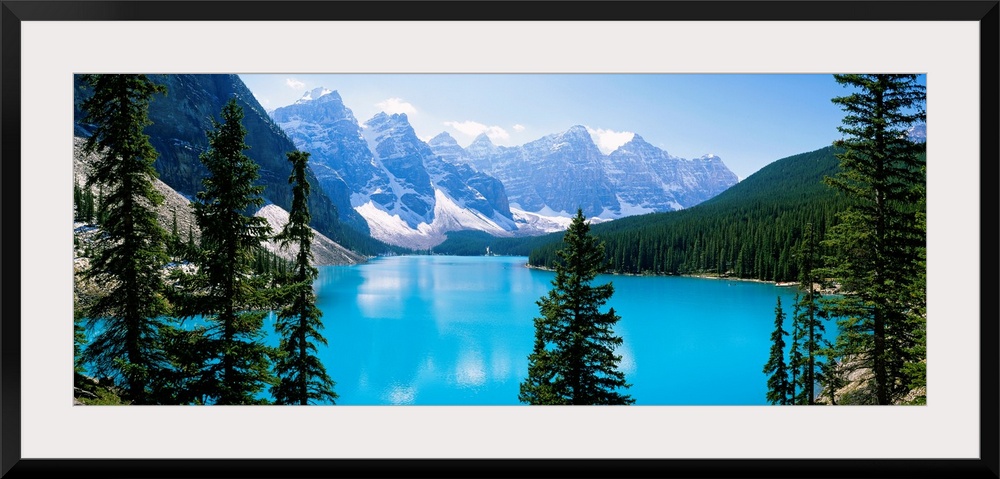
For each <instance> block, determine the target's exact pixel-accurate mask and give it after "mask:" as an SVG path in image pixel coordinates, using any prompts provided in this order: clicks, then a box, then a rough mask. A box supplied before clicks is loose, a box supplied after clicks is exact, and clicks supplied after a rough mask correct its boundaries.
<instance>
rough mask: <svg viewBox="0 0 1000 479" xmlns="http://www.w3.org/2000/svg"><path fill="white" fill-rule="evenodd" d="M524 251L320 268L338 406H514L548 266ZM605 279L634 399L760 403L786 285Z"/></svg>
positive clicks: (327, 359)
mask: <svg viewBox="0 0 1000 479" xmlns="http://www.w3.org/2000/svg"><path fill="white" fill-rule="evenodd" d="M526 260H527V258H524V257H450V256H403V257H391V258H379V259H375V260H373V261H371V262H370V263H367V264H364V265H358V266H327V267H322V268H320V276H319V278H318V280H317V282H316V290H317V295H318V306H319V308H320V309H321V310H322V311H323V322H324V324H325V331H324V336H325V337H326V338H327V340H328V341H329V346H328V347H323V348H320V357H321V359H322V360H323V362H324V363H325V364H326V367H327V371H328V373H329V374H330V377H331V378H333V379H334V381H336V383H337V384H336V387H335V390H336V391H337V393H338V394H339V395H340V397H339V399H338V400H337V404H340V405H390V404H415V405H516V404H519V403H518V402H517V394H518V385H519V383H520V381H521V380H522V379H523V378H524V375H525V374H526V372H527V367H528V361H527V357H528V354H530V352H531V347H532V342H533V335H534V329H533V327H534V326H533V321H532V320H533V318H534V317H535V316H537V315H538V314H539V312H538V306H537V305H536V304H535V302H536V301H537V300H538V299H539V298H540V297H541V296H543V295H545V294H546V293H547V291H548V290H549V288H550V287H551V281H552V278H553V277H554V274H553V273H550V272H544V271H537V270H532V269H528V268H526V267H525V266H524V263H525V262H526ZM607 281H612V282H613V284H614V285H615V294H614V296H613V297H612V299H611V301H610V302H609V305H610V306H613V307H614V308H615V311H616V312H617V313H618V314H619V315H620V316H621V317H622V320H621V321H620V322H619V323H618V325H617V327H616V333H617V334H618V335H620V336H622V337H623V339H624V340H625V343H624V345H623V346H622V347H621V348H620V349H619V350H618V354H620V355H621V356H622V361H621V363H620V365H619V369H620V370H622V371H623V372H625V374H626V377H627V380H628V381H629V382H630V383H632V384H633V386H632V388H631V389H629V393H630V394H632V396H633V397H634V398H635V399H636V404H639V405H642V404H653V405H669V404H676V405H707V404H735V405H740V404H764V403H765V401H764V394H765V391H766V378H765V377H764V375H763V373H762V372H761V369H762V368H763V364H764V362H766V361H767V356H768V352H769V348H770V343H769V338H770V332H771V329H772V328H773V324H774V323H773V322H774V302H775V297H776V296H777V295H781V296H782V304H784V305H786V309H788V308H789V306H788V305H791V304H792V295H793V294H794V290H793V289H790V288H779V287H775V286H773V285H770V284H761V283H751V282H739V281H725V280H705V279H696V278H678V277H627V276H605V275H602V276H599V277H598V280H597V282H599V283H604V282H607ZM788 312H789V313H790V311H788ZM786 329H787V328H786ZM269 341H272V342H275V341H276V338H275V337H274V335H273V333H271V337H270V338H269Z"/></svg>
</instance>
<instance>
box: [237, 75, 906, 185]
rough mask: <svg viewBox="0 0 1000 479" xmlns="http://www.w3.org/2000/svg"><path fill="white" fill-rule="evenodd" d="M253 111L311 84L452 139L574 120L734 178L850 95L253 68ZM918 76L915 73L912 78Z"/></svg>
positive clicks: (798, 89) (819, 80) (521, 138)
mask: <svg viewBox="0 0 1000 479" xmlns="http://www.w3.org/2000/svg"><path fill="white" fill-rule="evenodd" d="M240 78H241V79H242V80H243V82H244V83H245V84H246V85H247V87H249V88H250V90H251V91H252V92H253V93H254V96H256V97H257V99H258V101H259V102H260V103H261V105H263V106H264V108H266V109H268V110H272V109H275V108H278V107H281V106H285V105H289V104H291V103H294V102H295V101H296V100H298V99H299V98H301V97H302V95H303V94H304V93H305V92H307V91H310V90H311V89H313V88H318V87H324V88H328V89H331V90H336V91H337V92H338V93H340V96H341V97H342V98H343V99H344V103H345V104H346V105H347V107H348V108H350V109H351V110H352V111H353V112H354V116H355V117H356V118H357V119H358V121H359V122H364V121H366V120H368V119H369V118H371V117H372V116H374V115H375V114H376V113H378V112H379V111H386V112H388V113H406V114H407V117H408V118H409V120H410V123H411V124H412V125H413V128H414V130H415V131H416V133H417V135H418V136H420V137H421V138H422V139H424V140H427V139H430V138H431V137H433V136H435V135H437V134H438V133H441V132H442V131H447V132H448V133H449V134H451V135H452V136H453V137H454V138H455V139H456V140H457V141H458V143H459V144H460V145H462V146H466V145H468V144H469V143H470V142H471V141H472V139H473V138H474V137H475V136H476V135H478V134H479V133H483V132H486V133H487V134H488V135H490V137H491V139H492V140H493V142H494V143H495V144H498V145H505V146H512V145H521V144H524V143H526V142H529V141H532V140H535V139H538V138H540V137H542V136H545V135H549V134H552V133H559V132H562V131H565V130H566V129H568V128H569V127H571V126H573V125H583V126H586V127H588V128H590V129H591V130H592V135H594V136H595V137H596V138H597V139H598V146H600V147H602V150H605V152H608V151H609V150H611V149H613V148H615V147H616V146H617V145H618V144H621V143H624V142H625V141H628V139H630V138H631V135H632V133H636V134H639V135H640V136H642V138H644V139H645V140H646V141H647V142H649V143H651V144H653V145H655V146H657V147H660V148H662V149H664V150H666V151H667V152H668V153H670V154H671V155H674V156H679V157H681V158H689V159H690V158H697V157H700V156H702V155H705V154H715V155H718V156H719V157H721V158H722V161H723V162H724V163H725V164H726V165H727V166H728V167H729V169H731V170H732V171H733V172H734V173H736V175H737V176H739V177H740V178H741V179H742V178H746V177H747V176H749V175H750V174H752V173H754V172H755V171H757V170H759V169H760V168H761V167H763V166H764V165H766V164H768V163H770V162H772V161H775V160H778V159H781V158H784V157H787V156H791V155H794V154H798V153H803V152H807V151H812V150H816V149H819V148H822V147H824V146H828V145H829V144H830V143H831V142H833V140H835V139H837V138H838V137H839V133H838V132H837V126H839V125H840V124H841V119H842V118H843V111H842V110H840V108H839V107H837V106H836V105H834V104H833V103H832V102H831V101H830V99H831V98H833V97H835V96H843V95H846V94H848V93H849V90H848V89H847V88H845V87H842V86H840V85H838V84H837V83H836V82H835V81H834V79H833V75H832V74H588V73H572V74H548V73H546V74H513V73H501V74H467V73H463V74H353V73H352V74H332V75H317V74H252V75H240ZM921 83H924V82H923V79H921Z"/></svg>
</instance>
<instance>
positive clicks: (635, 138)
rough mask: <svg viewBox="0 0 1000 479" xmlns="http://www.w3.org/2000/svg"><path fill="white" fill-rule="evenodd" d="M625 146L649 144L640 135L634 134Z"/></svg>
mask: <svg viewBox="0 0 1000 479" xmlns="http://www.w3.org/2000/svg"><path fill="white" fill-rule="evenodd" d="M625 144H626V145H628V144H635V145H648V144H649V142H647V141H646V140H645V139H644V138H643V137H641V136H639V134H638V133H633V134H632V139H631V140H629V141H626V142H625Z"/></svg>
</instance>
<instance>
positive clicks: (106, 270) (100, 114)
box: [81, 75, 169, 404]
mask: <svg viewBox="0 0 1000 479" xmlns="http://www.w3.org/2000/svg"><path fill="white" fill-rule="evenodd" d="M84 78H85V80H86V81H87V82H88V83H89V84H90V85H91V86H92V87H93V95H92V96H91V97H90V98H88V99H86V100H84V102H83V104H82V109H83V111H84V112H85V114H86V117H85V119H84V121H85V122H87V123H89V124H91V125H93V126H94V130H93V131H94V132H93V134H92V135H91V136H90V137H89V138H88V139H87V141H86V143H85V144H84V147H83V151H84V153H86V154H96V155H97V159H96V160H95V161H94V163H93V164H92V165H91V166H92V169H91V174H90V176H89V177H88V178H87V182H86V185H85V186H84V191H88V190H90V189H91V188H92V187H94V186H98V187H99V189H100V191H101V192H102V196H101V207H100V211H99V221H100V224H101V228H102V230H103V235H101V237H100V238H101V239H100V240H99V241H100V245H99V247H98V248H97V250H98V255H97V257H95V258H93V260H92V262H91V268H90V269H89V270H88V272H87V273H85V274H87V276H88V277H89V278H90V279H92V280H94V281H96V282H99V283H100V284H103V285H105V287H106V289H107V291H106V293H107V294H106V295H104V296H102V297H101V298H99V299H97V300H96V301H95V302H94V303H93V304H92V305H91V306H90V307H89V308H88V310H87V311H86V314H85V315H86V317H87V321H86V326H87V328H88V329H90V330H91V331H94V332H95V333H96V336H95V337H94V338H93V340H92V341H91V342H90V344H88V345H87V347H86V349H84V351H83V353H82V355H81V360H82V361H84V362H85V363H89V364H91V365H92V366H93V369H92V372H93V373H94V374H96V375H100V376H104V375H107V376H110V377H113V378H115V380H116V381H121V382H122V384H121V386H123V387H124V389H125V394H126V398H127V399H128V400H129V401H130V402H131V403H133V404H147V403H148V402H149V401H150V398H149V396H148V392H149V391H148V387H149V382H150V380H151V378H152V377H154V376H155V375H156V374H158V372H159V370H161V369H162V367H163V364H164V358H163V354H162V351H161V350H160V348H159V346H158V345H157V338H158V334H159V330H160V328H161V327H163V325H164V319H162V318H163V317H164V316H166V315H167V314H168V312H169V309H168V304H167V301H166V300H165V296H164V291H165V286H164V282H163V279H162V277H161V275H160V271H161V268H162V267H163V265H164V264H165V263H166V261H167V256H166V250H165V246H164V240H165V236H166V233H165V231H164V230H163V228H162V227H160V225H159V223H158V221H157V217H156V211H155V207H156V206H157V205H159V204H161V203H162V202H163V196H162V195H161V194H160V193H159V192H157V191H156V189H155V188H154V186H153V184H154V180H155V179H156V177H157V174H156V170H155V169H153V162H154V160H155V159H156V156H157V153H156V151H155V150H154V149H153V146H152V145H151V144H150V142H149V137H148V136H147V135H146V134H144V133H143V129H144V128H145V127H146V126H147V125H149V124H150V121H149V119H148V110H149V102H150V100H151V98H152V97H153V95H154V94H156V93H164V92H165V91H166V89H165V88H164V87H162V86H160V85H156V84H154V83H153V82H152V81H150V80H149V78H147V77H146V76H145V75H86V76H85V77H84ZM81 199H83V198H81ZM85 209H89V207H85Z"/></svg>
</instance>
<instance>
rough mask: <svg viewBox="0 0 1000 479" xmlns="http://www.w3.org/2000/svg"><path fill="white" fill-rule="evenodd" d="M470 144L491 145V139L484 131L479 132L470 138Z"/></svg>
mask: <svg viewBox="0 0 1000 479" xmlns="http://www.w3.org/2000/svg"><path fill="white" fill-rule="evenodd" d="M472 144H473V145H489V146H493V141H492V140H490V137H489V136H488V135H487V134H486V133H480V134H479V135H478V136H476V138H475V139H473V140H472Z"/></svg>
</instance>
